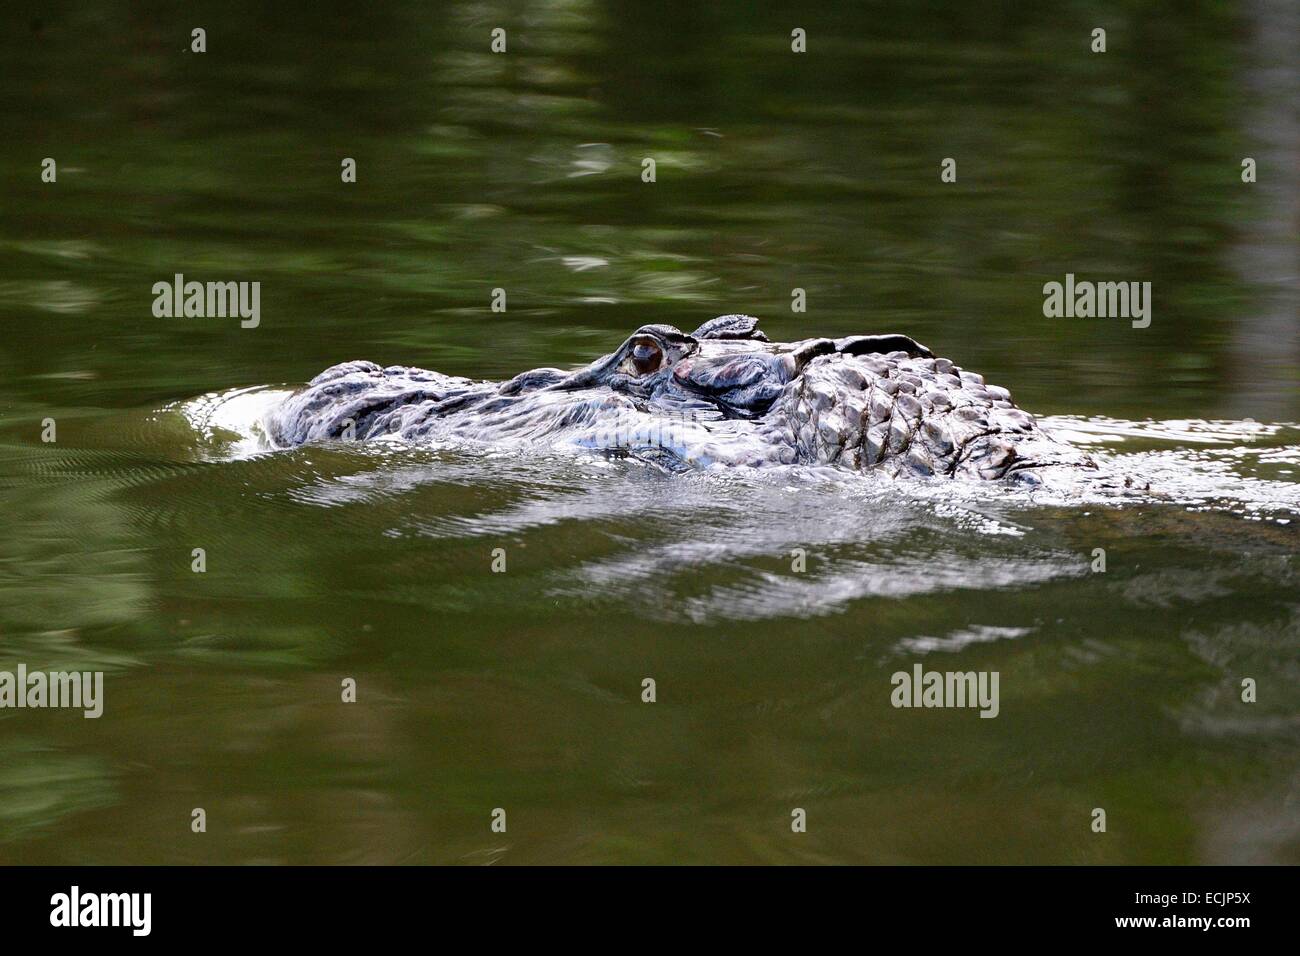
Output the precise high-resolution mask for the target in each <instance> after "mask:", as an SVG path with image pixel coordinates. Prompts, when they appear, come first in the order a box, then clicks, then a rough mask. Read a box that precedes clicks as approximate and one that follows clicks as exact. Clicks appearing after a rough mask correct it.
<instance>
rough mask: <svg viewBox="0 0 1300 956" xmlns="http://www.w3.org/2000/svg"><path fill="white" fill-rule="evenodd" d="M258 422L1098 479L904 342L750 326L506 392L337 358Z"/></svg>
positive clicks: (503, 386) (997, 393)
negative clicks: (780, 337) (779, 337)
mask: <svg viewBox="0 0 1300 956" xmlns="http://www.w3.org/2000/svg"><path fill="white" fill-rule="evenodd" d="M263 425H264V430H265V433H266V435H267V437H268V438H269V440H270V442H271V444H272V445H274V446H275V447H280V448H285V447H293V446H297V445H301V444H303V443H307V442H319V441H324V440H347V439H355V440H366V439H374V438H379V437H384V436H389V437H392V438H395V439H398V440H401V441H404V442H417V443H418V442H436V441H444V440H457V439H460V440H465V439H468V440H474V441H482V442H490V443H494V444H505V445H513V446H533V447H544V448H557V447H567V448H577V449H590V450H592V451H595V452H600V453H604V454H607V455H612V456H617V457H628V458H633V459H637V460H640V461H644V462H650V463H654V464H658V465H661V466H663V467H665V468H667V469H669V470H687V469H706V470H707V469H716V468H734V467H751V468H760V467H765V466H773V465H819V466H827V465H829V466H836V467H839V468H843V469H851V470H854V471H871V472H883V473H885V474H888V475H892V476H924V477H941V478H954V479H974V480H981V481H989V480H1006V481H1012V482H1017V483H1022V484H1028V485H1038V484H1041V483H1042V482H1043V480H1044V479H1045V478H1046V477H1047V476H1049V475H1052V474H1064V475H1078V474H1082V473H1085V472H1093V473H1096V472H1097V471H1098V464H1097V462H1096V461H1095V460H1094V459H1093V458H1092V457H1091V456H1090V455H1088V454H1086V453H1084V452H1082V451H1080V450H1078V449H1075V448H1073V447H1071V446H1070V445H1068V444H1066V443H1064V442H1062V441H1058V440H1057V439H1055V438H1053V437H1052V436H1051V435H1050V434H1049V433H1048V432H1047V431H1045V430H1044V429H1043V428H1042V427H1041V426H1040V425H1039V424H1038V422H1037V421H1036V420H1035V419H1034V418H1033V416H1031V415H1029V414H1028V413H1027V412H1024V411H1022V410H1021V409H1020V408H1018V407H1016V405H1015V404H1014V403H1013V402H1012V401H1011V396H1010V395H1009V394H1008V392H1007V390H1006V389H1004V388H1001V387H1000V386H997V385H988V384H986V383H985V381H984V378H983V376H981V375H979V374H977V373H975V372H969V371H966V370H965V369H962V368H959V367H958V366H956V365H954V364H953V363H952V362H951V361H950V360H948V359H945V358H936V357H935V356H934V354H933V353H932V352H931V351H930V350H929V349H928V348H926V347H925V346H923V345H921V344H919V343H917V342H916V341H915V340H913V339H911V338H909V337H908V336H906V335H901V334H883V335H850V336H846V337H844V338H836V339H830V338H812V339H804V340H802V341H798V342H789V343H781V342H771V341H769V340H768V338H767V336H766V335H764V334H763V332H761V331H759V329H758V320H757V319H755V318H753V317H752V316H747V315H723V316H719V317H718V318H715V319H711V320H710V321H708V322H705V323H704V324H703V325H701V326H700V327H699V328H698V329H696V330H695V331H694V332H692V333H690V334H689V335H688V334H686V333H684V332H682V331H680V330H679V329H676V328H674V327H673V326H670V325H644V326H642V327H641V328H639V329H637V330H636V331H635V332H634V333H633V334H632V335H631V336H630V337H629V338H628V339H627V340H626V341H624V342H623V344H622V345H621V346H619V348H617V349H616V350H615V351H613V352H611V353H610V354H608V355H605V356H603V357H601V358H599V359H597V360H596V361H594V362H592V363H591V364H590V365H587V366H585V367H582V368H578V369H576V370H569V371H565V370H562V369H557V368H538V369H533V370H531V371H527V372H523V373H521V374H519V375H516V376H515V377H514V378H512V379H510V380H509V381H507V382H504V383H500V382H490V381H474V380H472V379H467V378H460V377H456V376H451V375H443V374H441V373H438V372H431V371H426V370H424V369H419V368H408V367H404V366H391V367H388V368H381V367H380V366H378V365H376V364H374V363H373V362H363V361H352V362H344V363H343V364H341V365H335V366H333V367H332V368H329V369H326V370H325V371H324V372H322V373H321V374H320V375H318V376H316V377H315V378H314V379H312V380H311V382H310V383H309V384H308V385H307V386H306V387H305V388H304V389H302V390H300V391H298V392H296V393H294V394H292V395H290V396H289V397H288V398H286V399H285V400H284V401H283V402H281V403H280V404H279V405H278V406H276V407H274V408H273V409H272V410H271V411H270V412H269V413H268V415H267V417H266V419H265V421H264V423H263ZM1121 483H1122V484H1128V482H1127V481H1126V480H1121Z"/></svg>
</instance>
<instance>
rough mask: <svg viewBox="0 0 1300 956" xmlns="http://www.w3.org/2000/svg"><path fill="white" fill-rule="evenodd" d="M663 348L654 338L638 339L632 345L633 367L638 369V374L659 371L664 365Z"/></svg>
mask: <svg viewBox="0 0 1300 956" xmlns="http://www.w3.org/2000/svg"><path fill="white" fill-rule="evenodd" d="M663 361H664V353H663V349H661V348H659V345H658V344H657V343H656V342H655V341H654V339H638V340H637V342H636V344H635V345H634V346H633V347H632V367H633V368H635V369H636V371H637V374H638V375H649V374H650V373H651V372H657V371H659V367H660V366H661V365H663Z"/></svg>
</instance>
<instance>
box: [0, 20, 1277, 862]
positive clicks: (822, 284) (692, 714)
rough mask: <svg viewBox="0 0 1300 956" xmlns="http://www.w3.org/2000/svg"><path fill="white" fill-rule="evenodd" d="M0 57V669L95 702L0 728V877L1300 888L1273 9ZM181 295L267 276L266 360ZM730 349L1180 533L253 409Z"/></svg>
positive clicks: (256, 42) (19, 47)
mask: <svg viewBox="0 0 1300 956" xmlns="http://www.w3.org/2000/svg"><path fill="white" fill-rule="evenodd" d="M191 21H193V22H191ZM19 23H20V26H21V28H19V29H13V30H7V31H5V34H4V38H3V40H0V44H3V56H4V61H5V62H6V64H7V65H9V66H10V67H11V70H10V72H11V73H12V75H14V76H17V77H20V78H22V82H11V83H10V84H8V85H7V86H6V88H5V89H4V90H3V91H0V116H2V118H3V122H4V126H5V130H6V135H5V137H4V143H3V145H0V173H2V174H3V176H4V179H5V182H6V196H5V201H4V207H3V213H0V251H2V254H0V328H2V329H3V332H4V334H3V336H2V337H0V669H12V668H13V667H15V666H16V664H17V663H18V662H20V661H21V662H24V663H26V664H27V666H28V667H29V668H33V669H34V668H43V669H49V668H62V669H70V668H79V669H95V670H103V671H105V673H106V698H107V699H106V704H105V714H104V716H103V717H102V718H101V719H99V720H84V719H82V718H81V717H80V715H79V714H76V713H70V712H66V711H64V712H49V711H46V712H41V711H21V712H19V711H0V860H3V861H6V862H21V863H62V862H90V863H109V862H129V863H157V862H185V863H202V862H221V863H246V862H292V863H307V862H452V863H491V862H503V863H536V862H561V863H575V862H607V863H634V862H639V863H647V862H648V863H660V862H740V863H754V862H879V863H896V862H897V863H924V862H961V863H975V862H1013V863H1026V862H1039V863H1139V862H1141V863H1191V862H1207V863H1224V862H1297V861H1300V810H1298V809H1297V808H1298V807H1300V777H1298V776H1297V767H1298V766H1300V760H1298V759H1297V758H1298V757H1300V692H1298V690H1297V688H1300V652H1298V648H1300V587H1298V584H1300V580H1298V578H1300V567H1298V565H1297V544H1298V542H1300V537H1298V534H1300V530H1298V529H1300V429H1297V426H1296V425H1295V424H1294V423H1296V422H1297V421H1300V387H1298V385H1297V383H1298V382H1300V358H1298V354H1300V353H1298V352H1297V350H1296V334H1297V332H1296V329H1297V318H1296V317H1297V312H1298V311H1300V309H1298V308H1297V302H1300V296H1298V295H1297V278H1296V277H1297V271H1296V244H1295V221H1296V220H1295V201H1296V196H1297V195H1300V188H1298V187H1297V182H1296V176H1297V172H1296V170H1297V164H1296V157H1295V143H1296V138H1295V129H1296V118H1295V103H1296V102H1300V96H1296V95H1294V88H1295V71H1294V66H1295V59H1294V58H1291V59H1289V60H1288V59H1287V54H1286V51H1287V50H1289V49H1293V46H1290V47H1289V46H1287V44H1288V43H1291V44H1294V42H1295V36H1296V34H1297V29H1296V25H1295V16H1294V13H1293V12H1291V13H1288V12H1286V11H1284V10H1282V9H1281V6H1280V5H1279V7H1278V8H1276V9H1275V8H1273V7H1272V6H1270V5H1269V4H1266V3H1261V4H1255V5H1250V4H1247V5H1241V6H1234V5H1220V4H1194V5H1191V6H1190V7H1186V8H1180V9H1179V10H1178V11H1166V12H1164V13H1163V14H1162V15H1160V16H1158V17H1157V16H1142V15H1139V14H1137V13H1126V14H1124V15H1123V16H1120V15H1117V14H1116V13H1114V12H1113V11H1111V10H1110V9H1109V8H1103V7H1101V6H1099V5H1094V4H1089V3H1077V4H1066V5H1064V6H1062V7H1061V8H1060V9H1059V10H1057V11H1047V10H1043V11H1039V10H1037V9H1033V8H1028V7H1025V6H1024V5H1021V4H1013V3H1004V4H999V3H995V4H992V5H991V6H990V5H988V4H984V5H981V6H980V7H979V8H975V7H971V8H970V9H965V8H951V9H943V8H938V7H936V8H933V9H932V10H931V9H929V8H917V9H914V10H909V11H900V10H898V9H896V8H894V7H892V6H890V7H886V6H884V5H876V4H866V5H861V6H858V7H855V8H853V9H839V10H825V11H820V12H818V11H810V12H806V13H804V12H801V13H800V14H799V15H798V17H795V15H793V14H789V13H786V12H782V11H781V10H780V9H779V8H776V7H772V6H769V5H762V6H760V8H758V9H754V8H753V7H752V5H748V4H739V3H723V4H721V5H710V6H707V7H705V6H702V5H697V4H669V5H667V6H666V7H665V6H664V5H662V4H657V5H645V4H633V3H625V2H607V3H587V2H551V3H540V4H537V3H524V4H502V5H497V4H490V3H472V4H459V3H458V4H445V5H440V4H432V5H430V4H428V3H413V2H412V3H383V4H375V5H370V6H367V7H365V8H364V9H361V8H357V7H356V6H355V5H353V4H344V3H336V2H323V3H315V4H312V5H311V6H310V7H309V8H308V7H300V6H299V5H295V4H277V5H274V6H273V7H270V8H267V9H263V8H262V7H261V5H254V4H234V5H229V4H222V5H219V6H217V5H214V6H212V7H208V8H204V7H203V6H202V5H200V7H199V8H198V9H197V10H196V11H195V12H193V13H187V14H186V16H185V17H182V18H178V17H177V15H176V14H175V12H174V11H172V10H170V9H168V8H165V7H163V6H161V5H160V6H157V7H155V6H153V5H148V4H146V5H139V4H133V3H132V4H128V3H124V2H122V3H115V2H95V3H81V4H76V5H75V6H74V5H56V6H55V7H53V8H51V9H46V10H44V11H42V12H41V13H40V14H33V16H32V22H31V24H30V28H28V26H27V23H26V21H25V20H20V21H19ZM1097 24H1103V25H1105V26H1107V27H1108V29H1109V38H1110V50H1109V52H1108V53H1107V54H1105V55H1101V56H1099V55H1094V54H1091V53H1089V51H1088V36H1089V33H1090V31H1091V29H1092V27H1093V26H1095V25H1097ZM195 25H204V26H206V27H207V29H208V34H209V44H208V49H209V52H208V53H206V54H203V55H201V56H200V55H194V54H189V53H186V52H183V51H184V49H185V47H186V44H187V39H188V36H189V30H190V29H191V28H192V27H193V26H195ZM497 25H501V26H505V27H506V28H507V29H508V31H509V36H510V41H509V42H510V47H509V49H510V52H509V54H508V55H506V56H493V55H492V54H490V53H489V52H488V34H489V31H490V30H491V28H492V27H493V26H497ZM794 26H801V27H803V28H805V29H806V30H808V33H809V37H810V50H809V53H808V54H806V55H803V56H798V55H794V54H792V53H790V52H789V31H790V29H791V28H792V27H794ZM1288 38H1289V39H1288ZM1279 62H1280V63H1281V64H1282V67H1281V68H1280V69H1279V67H1278V64H1279ZM1248 155H1249V156H1255V157H1257V158H1258V159H1259V162H1260V168H1261V179H1260V182H1259V183H1257V184H1254V185H1253V186H1248V185H1246V184H1243V183H1242V182H1241V180H1240V161H1241V157H1243V156H1248ZM46 156H52V157H55V158H56V159H57V161H58V163H59V179H58V182H57V184H42V183H41V182H40V180H39V162H40V160H41V158H43V157H46ZM345 156H350V157H354V158H355V159H356V160H357V163H358V182H357V183H356V184H355V185H344V184H342V183H341V182H340V178H339V164H340V161H341V159H342V157H345ZM647 156H649V157H654V158H656V160H657V182H655V183H653V184H647V183H643V182H642V181H641V178H640V172H641V160H642V159H643V158H644V157H647ZM948 156H952V157H956V158H957V160H958V181H957V182H956V183H951V184H944V183H941V182H940V179H939V164H940V161H941V159H943V158H944V157H948ZM177 272H180V273H184V274H185V275H186V276H187V277H188V278H195V279H200V280H208V279H220V280H257V281H260V282H261V283H262V300H261V305H262V320H261V324H260V325H259V327H258V328H256V329H241V328H240V327H239V323H238V321H237V320H233V319H158V318H155V317H154V316H153V315H152V313H151V305H152V299H153V297H152V293H151V291H150V290H151V287H152V285H153V284H154V283H155V282H158V281H166V280H169V279H170V278H171V276H172V275H174V274H175V273H177ZM1067 272H1073V273H1075V274H1077V275H1079V276H1081V277H1094V278H1097V279H1105V278H1114V279H1125V280H1127V279H1132V280H1144V281H1151V282H1152V283H1153V295H1154V310H1153V322H1152V324H1151V326H1150V328H1147V329H1133V328H1132V327H1130V325H1129V324H1128V323H1127V322H1124V321H1122V320H1099V319H1095V320H1082V319H1080V320H1050V319H1045V318H1044V317H1043V315H1042V310H1041V306H1042V285H1043V283H1044V282H1047V281H1052V280H1058V281H1059V280H1061V279H1062V278H1063V276H1064V275H1065V274H1066V273H1067ZM498 287H500V288H505V289H506V290H507V294H508V311H507V312H506V313H504V314H494V313H492V312H491V311H490V310H489V308H488V305H489V301H490V296H491V291H492V289H494V288H498ZM796 287H797V288H802V289H804V290H805V291H806V293H807V302H808V310H807V312H806V313H801V314H800V313H794V312H792V311H791V308H790V302H791V290H792V289H794V288H796ZM732 311H745V312H750V313H753V314H756V315H760V316H762V317H763V323H764V327H765V328H766V329H767V331H768V332H769V334H771V335H772V336H773V337H774V338H780V339H794V338H802V337H807V336H812V335H832V336H837V335H846V334H851V333H856V332H882V331H900V332H905V333H907V334H910V335H913V336H914V337H916V338H917V339H919V340H920V341H922V342H925V343H927V344H928V345H930V346H931V347H933V348H934V349H935V350H936V352H939V353H942V354H944V355H948V356H951V357H952V358H953V359H954V360H956V361H958V362H959V363H960V364H961V365H963V366H964V367H967V368H971V369H976V370H979V371H981V372H983V373H985V374H986V375H987V376H988V378H989V380H990V381H992V382H996V383H999V384H1002V385H1005V386H1007V387H1009V388H1010V389H1011V390H1012V393H1013V395H1014V396H1015V398H1016V400H1017V401H1018V403H1019V404H1020V405H1022V406H1023V407H1025V408H1027V409H1029V410H1031V411H1033V412H1035V413H1040V414H1043V415H1046V416H1049V419H1048V424H1049V425H1050V426H1052V427H1054V428H1055V429H1056V430H1057V431H1058V432H1059V433H1061V434H1064V435H1067V436H1068V437H1070V438H1071V440H1074V441H1078V442H1080V443H1084V444H1089V445H1090V446H1091V447H1093V448H1096V449H1097V450H1098V451H1099V452H1101V453H1104V454H1106V455H1108V456H1114V457H1115V458H1116V460H1118V461H1121V462H1123V463H1124V465H1125V466H1126V467H1129V468H1131V469H1132V470H1133V471H1134V472H1135V473H1139V474H1143V475H1150V476H1152V477H1153V480H1155V481H1156V482H1157V483H1158V484H1159V485H1160V486H1161V487H1163V488H1165V489H1167V490H1168V491H1169V495H1168V497H1167V498H1166V499H1165V500H1159V499H1157V498H1141V497H1139V498H1134V499H1130V500H1123V501H1105V500H1093V499H1085V500H1080V501H1074V502H1062V501H1043V500H1034V499H1032V498H1028V497H1025V496H1023V495H1021V496H1017V495H1015V494H1008V493H1003V492H1002V491H1000V490H998V489H988V488H972V487H954V486H952V485H951V484H944V483H926V482H913V483H895V482H881V481H872V480H870V479H855V480H851V481H846V480H833V479H831V478H830V477H828V476H826V475H824V474H821V473H818V472H817V471H816V470H810V471H791V472H782V473H773V474H766V475H753V474H749V475H684V476H669V475H664V474H661V473H659V472H657V471H655V470H654V469H650V468H645V467H641V466H637V465H636V464H634V463H629V462H619V461H606V460H604V459H602V458H596V457H578V456H574V455H565V454H558V453H550V452H548V451H546V450H544V449H538V450H536V451H535V452H534V453H532V454H518V453H503V452H500V451H494V450H492V449H486V448H473V447H456V448H452V447H433V448H403V447H391V446H361V447H356V446H322V447H313V448H302V449H297V450H294V451H289V452H279V453H274V454H266V453H264V452H263V451H262V450H261V449H259V448H258V447H257V445H256V442H255V441H254V440H253V439H252V438H251V437H250V433H249V432H248V430H247V429H248V425H249V423H250V422H251V421H252V420H253V419H254V418H255V412H256V410H257V408H258V407H259V403H260V402H264V401H266V400H268V398H269V397H272V396H274V395H275V394H276V392H275V391H274V390H275V389H278V388H284V387H286V386H289V387H291V386H292V385H293V384H295V383H300V382H303V381H305V380H307V379H308V378H310V377H312V376H313V375H315V374H316V373H317V372H319V371H320V370H321V369H323V368H325V367H326V366H328V365H331V364H334V363H336V362H339V361H343V360H346V359H353V358H364V359H371V360H374V361H378V362H381V363H393V364H412V365H423V366H427V367H432V368H437V369H438V370H440V371H443V372H447V373H451V374H460V375H466V376H471V377H474V378H502V377H506V376H509V375H512V374H514V373H515V372H518V371H520V370H522V369H525V368H529V367H534V366H539V365H558V366H568V365H573V364H577V363H585V362H587V361H589V360H590V359H591V358H593V357H594V356H596V355H598V354H601V353H604V352H607V351H609V350H610V349H612V348H614V347H615V346H616V345H617V344H618V343H619V342H620V341H622V339H623V338H624V337H625V336H626V334H627V333H628V332H629V331H630V330H632V329H634V328H635V327H636V326H638V325H640V324H643V323H646V322H667V323H672V324H675V325H678V326H680V327H682V328H685V329H690V328H694V327H695V326H696V325H698V324H699V323H700V322H701V321H702V320H703V319H705V318H708V317H710V316H712V315H716V314H720V313H724V312H732ZM46 418H52V419H54V420H55V422H56V423H57V441H56V442H54V443H45V442H42V441H41V431H42V421H43V420H44V419H46ZM194 548H203V549H204V550H205V552H206V555H207V570H206V572H205V573H203V574H196V573H194V572H192V570H191V561H192V557H191V554H192V550H193V549H194ZM498 548H501V549H505V554H506V560H507V570H506V572H505V573H499V574H498V573H492V571H491V562H492V553H493V551H494V549H498ZM798 549H802V552H803V553H804V555H805V560H806V570H804V571H803V572H796V571H793V570H792V563H793V561H794V557H793V553H794V552H796V550H798ZM1096 549H1103V550H1104V551H1105V556H1106V570H1105V572H1104V573H1098V572H1096V571H1094V570H1093V567H1094V563H1095V561H1096V557H1095V553H1096ZM917 662H921V663H923V664H924V666H925V667H926V668H929V669H938V670H962V671H966V670H977V671H997V672H998V673H999V674H1000V687H1001V706H1000V713H999V716H998V717H997V718H996V719H992V720H982V719H980V718H979V717H978V716H977V714H976V713H975V712H974V711H970V710H928V711H923V710H915V711H907V710H897V709H894V708H892V707H891V706H890V703H889V695H890V690H891V685H890V675H891V674H892V673H894V672H896V671H899V670H910V669H911V667H912V666H913V664H915V663H917ZM346 677H351V678H355V680H356V681H357V683H358V688H359V691H358V694H359V700H358V703H356V704H343V703H341V702H340V681H341V680H342V679H344V678H346ZM647 677H650V678H653V679H654V680H655V681H656V687H657V702H656V703H654V704H645V703H642V702H641V692H642V681H643V679H644V678H647ZM1243 678H1252V679H1254V680H1255V681H1256V682H1257V684H1258V701H1257V702H1256V703H1253V704H1244V703H1242V702H1241V700H1240V687H1241V681H1242V679H1243ZM195 807H203V808H204V809H205V810H206V811H207V814H208V830H207V833H205V834H203V835H201V836H200V835H196V834H193V833H191V831H190V814H191V811H192V809H193V808H195ZM496 807H503V808H505V809H506V810H507V813H508V821H509V827H508V831H507V833H506V834H494V833H492V832H491V831H490V830H489V820H490V817H489V815H490V813H491V811H492V810H493V808H496ZM794 807H802V808H805V809H806V810H807V813H808V821H809V825H808V832H807V833H804V834H793V833H791V830H790V812H791V809H792V808H794ZM1096 807H1102V808H1105V809H1106V811H1107V818H1108V832H1107V833H1106V834H1104V835H1101V834H1095V833H1093V832H1091V830H1090V827H1089V824H1090V822H1091V819H1092V818H1091V813H1092V810H1093V808H1096Z"/></svg>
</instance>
